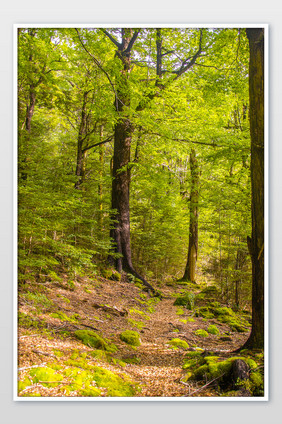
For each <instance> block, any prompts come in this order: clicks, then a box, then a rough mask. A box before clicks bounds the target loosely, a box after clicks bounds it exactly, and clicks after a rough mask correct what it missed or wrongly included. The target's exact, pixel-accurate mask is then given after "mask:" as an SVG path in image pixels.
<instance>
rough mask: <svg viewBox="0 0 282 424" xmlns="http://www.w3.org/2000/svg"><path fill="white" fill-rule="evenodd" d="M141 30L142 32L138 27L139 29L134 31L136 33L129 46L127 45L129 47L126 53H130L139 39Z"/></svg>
mask: <svg viewBox="0 0 282 424" xmlns="http://www.w3.org/2000/svg"><path fill="white" fill-rule="evenodd" d="M139 32H140V29H138V30H137V31H135V32H134V34H133V36H132V38H131V40H130V41H129V43H128V46H127V48H126V50H125V53H129V52H130V51H131V49H132V47H133V45H134V43H135V41H136V40H137V37H138V35H139Z"/></svg>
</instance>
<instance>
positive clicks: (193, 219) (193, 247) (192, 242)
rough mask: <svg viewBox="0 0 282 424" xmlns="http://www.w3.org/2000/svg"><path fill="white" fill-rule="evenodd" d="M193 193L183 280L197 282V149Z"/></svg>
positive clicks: (192, 158) (193, 161) (193, 157)
mask: <svg viewBox="0 0 282 424" xmlns="http://www.w3.org/2000/svg"><path fill="white" fill-rule="evenodd" d="M190 170H191V193H190V198H189V202H190V205H189V210H190V224H189V245H188V257H187V262H186V266H185V271H184V275H183V277H182V279H183V280H185V281H186V280H188V281H192V282H195V272H196V262H197V255H198V203H199V166H198V162H197V157H196V151H195V149H192V150H191V153H190Z"/></svg>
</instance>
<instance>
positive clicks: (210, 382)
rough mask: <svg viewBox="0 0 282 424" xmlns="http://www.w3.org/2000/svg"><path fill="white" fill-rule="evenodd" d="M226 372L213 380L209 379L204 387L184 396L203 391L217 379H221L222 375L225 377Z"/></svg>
mask: <svg viewBox="0 0 282 424" xmlns="http://www.w3.org/2000/svg"><path fill="white" fill-rule="evenodd" d="M225 374H226V373H223V374H221V375H220V376H219V377H216V378H214V379H213V380H211V381H208V382H207V383H206V384H204V385H203V386H202V387H200V388H199V389H197V390H194V392H192V393H190V394H189V395H184V396H183V397H188V396H193V395H194V394H195V393H198V392H201V391H202V390H203V389H205V388H206V387H208V386H210V385H211V384H212V383H214V382H215V381H216V380H219V379H220V378H221V377H223V376H224V375H225Z"/></svg>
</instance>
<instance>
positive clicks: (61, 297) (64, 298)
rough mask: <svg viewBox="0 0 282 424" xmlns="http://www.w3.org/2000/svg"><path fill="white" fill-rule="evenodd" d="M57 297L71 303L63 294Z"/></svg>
mask: <svg viewBox="0 0 282 424" xmlns="http://www.w3.org/2000/svg"><path fill="white" fill-rule="evenodd" d="M57 297H59V298H60V299H62V300H63V301H64V302H66V303H70V300H69V299H68V298H67V297H64V296H62V295H61V294H57Z"/></svg>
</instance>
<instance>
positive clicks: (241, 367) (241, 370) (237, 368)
mask: <svg viewBox="0 0 282 424" xmlns="http://www.w3.org/2000/svg"><path fill="white" fill-rule="evenodd" d="M249 370H250V368H249V366H248V364H246V362H245V361H243V360H242V359H236V360H235V361H234V362H233V364H232V370H231V371H232V378H233V381H234V384H235V386H237V385H238V384H237V382H238V381H242V380H248V378H249Z"/></svg>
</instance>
